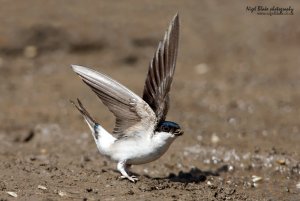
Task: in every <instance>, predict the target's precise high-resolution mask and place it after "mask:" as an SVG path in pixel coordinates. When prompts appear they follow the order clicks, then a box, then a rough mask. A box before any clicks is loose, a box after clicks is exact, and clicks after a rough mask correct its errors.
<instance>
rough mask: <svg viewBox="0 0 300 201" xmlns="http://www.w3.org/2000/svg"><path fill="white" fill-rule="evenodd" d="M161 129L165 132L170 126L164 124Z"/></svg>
mask: <svg viewBox="0 0 300 201" xmlns="http://www.w3.org/2000/svg"><path fill="white" fill-rule="evenodd" d="M161 130H162V131H164V132H169V127H168V126H162V127H161Z"/></svg>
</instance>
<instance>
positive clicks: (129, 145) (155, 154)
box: [110, 138, 171, 165]
mask: <svg viewBox="0 0 300 201" xmlns="http://www.w3.org/2000/svg"><path fill="white" fill-rule="evenodd" d="M170 144H171V143H154V142H153V141H151V140H150V139H145V138H140V139H135V140H120V141H116V142H115V143H114V144H113V145H112V146H111V150H110V156H111V159H112V160H114V161H124V160H126V163H127V164H132V165H138V164H144V163H149V162H151V161H154V160H156V159H158V158H159V157H161V156H162V155H163V154H164V153H165V152H166V151H167V150H168V148H169V146H170Z"/></svg>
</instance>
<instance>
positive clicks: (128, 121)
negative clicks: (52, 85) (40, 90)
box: [72, 65, 156, 137]
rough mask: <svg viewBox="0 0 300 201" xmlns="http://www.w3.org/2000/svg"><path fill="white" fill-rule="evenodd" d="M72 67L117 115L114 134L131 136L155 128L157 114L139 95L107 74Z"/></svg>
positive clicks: (80, 67)
mask: <svg viewBox="0 0 300 201" xmlns="http://www.w3.org/2000/svg"><path fill="white" fill-rule="evenodd" d="M72 68H73V70H74V71H75V72H76V73H77V74H78V75H79V76H80V77H81V78H82V80H83V81H84V83H86V84H87V85H88V86H89V87H91V89H92V90H93V91H94V92H95V93H96V94H97V96H98V97H99V98H100V99H101V101H102V102H103V103H104V104H105V105H106V106H107V107H108V109H109V110H110V111H111V112H112V113H113V114H114V115H115V117H116V125H115V128H114V134H117V135H118V136H119V137H121V136H124V135H126V136H130V135H133V134H134V133H138V132H139V131H146V130H148V129H152V130H153V129H154V126H155V125H156V116H155V114H154V112H153V111H152V109H151V108H150V107H149V105H148V104H147V103H146V102H145V101H144V100H142V99H141V98H140V97H139V96H138V95H136V94H135V93H133V92H132V91H130V90H129V89H128V88H126V87H125V86H123V85H122V84H120V83H118V82H117V81H115V80H113V79H112V78H110V77H108V76H107V75H104V74H102V73H99V72H96V71H94V70H92V69H89V68H86V67H82V66H76V65H72ZM134 131H135V132H134Z"/></svg>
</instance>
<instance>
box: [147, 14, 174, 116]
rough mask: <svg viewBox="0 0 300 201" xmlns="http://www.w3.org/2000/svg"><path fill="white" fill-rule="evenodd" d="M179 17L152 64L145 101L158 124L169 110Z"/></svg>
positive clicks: (170, 28) (161, 44) (161, 43)
mask: <svg viewBox="0 0 300 201" xmlns="http://www.w3.org/2000/svg"><path fill="white" fill-rule="evenodd" d="M178 39H179V17H178V14H177V15H175V17H174V18H173V20H172V21H171V23H170V26H169V28H168V30H167V32H166V33H165V36H164V39H163V41H162V42H160V43H159V45H158V48H157V50H156V52H155V55H154V57H153V59H152V60H151V62H150V66H149V70H148V75H147V78H146V82H145V87H144V93H143V99H144V100H145V101H146V102H147V103H148V104H149V106H150V107H151V108H152V110H153V111H154V113H155V115H156V117H157V120H158V122H160V121H163V120H165V118H166V115H167V113H168V109H169V91H170V88H171V84H172V80H173V75H174V72H175V67H176V58H177V49H178Z"/></svg>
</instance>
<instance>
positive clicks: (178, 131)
mask: <svg viewBox="0 0 300 201" xmlns="http://www.w3.org/2000/svg"><path fill="white" fill-rule="evenodd" d="M183 133H184V131H183V130H181V129H177V130H176V131H175V132H174V135H175V136H180V135H183Z"/></svg>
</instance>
